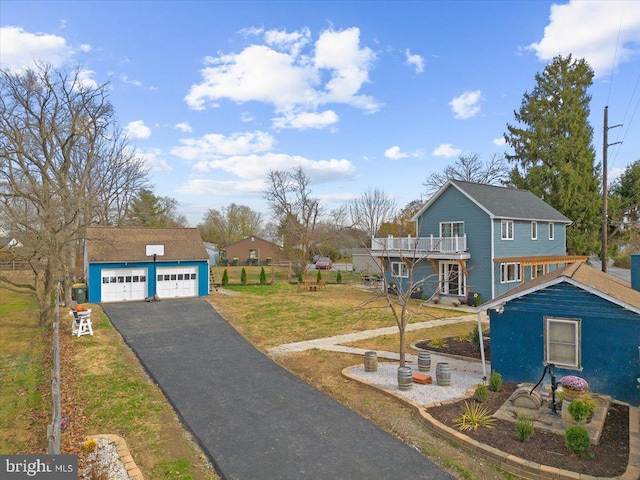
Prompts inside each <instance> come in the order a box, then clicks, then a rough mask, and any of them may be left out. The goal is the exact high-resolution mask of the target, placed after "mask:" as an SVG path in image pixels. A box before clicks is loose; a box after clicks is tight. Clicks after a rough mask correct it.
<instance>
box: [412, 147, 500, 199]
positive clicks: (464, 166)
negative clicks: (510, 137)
mask: <svg viewBox="0 0 640 480" xmlns="http://www.w3.org/2000/svg"><path fill="white" fill-rule="evenodd" d="M509 173H510V169H509V166H508V164H507V161H506V160H505V158H504V157H503V156H502V155H498V154H493V155H491V158H490V159H489V161H488V162H487V163H484V162H483V161H482V159H481V158H480V155H479V154H477V153H470V154H466V155H460V156H459V157H458V160H456V162H455V163H454V164H453V165H447V167H445V169H444V171H442V172H434V173H432V174H431V175H429V176H428V177H427V178H426V180H425V181H424V182H423V183H422V185H424V186H425V187H426V194H427V196H428V197H430V196H431V195H433V194H434V193H436V192H437V191H438V190H440V188H441V187H442V186H443V185H444V184H445V183H447V180H463V181H465V182H474V183H485V184H488V185H500V184H503V183H505V182H506V180H507V179H508V178H509Z"/></svg>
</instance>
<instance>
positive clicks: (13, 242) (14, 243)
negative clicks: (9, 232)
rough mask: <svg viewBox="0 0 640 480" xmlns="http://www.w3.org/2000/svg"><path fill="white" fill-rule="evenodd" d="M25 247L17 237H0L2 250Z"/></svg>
mask: <svg viewBox="0 0 640 480" xmlns="http://www.w3.org/2000/svg"><path fill="white" fill-rule="evenodd" d="M23 246H24V245H23V244H22V242H21V241H20V240H18V239H17V238H16V237H10V236H6V237H0V248H11V247H23Z"/></svg>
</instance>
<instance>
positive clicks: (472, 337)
mask: <svg viewBox="0 0 640 480" xmlns="http://www.w3.org/2000/svg"><path fill="white" fill-rule="evenodd" d="M468 340H469V343H471V345H473V349H474V350H475V351H476V352H479V351H480V332H478V329H477V328H474V329H473V330H471V333H469V337H468Z"/></svg>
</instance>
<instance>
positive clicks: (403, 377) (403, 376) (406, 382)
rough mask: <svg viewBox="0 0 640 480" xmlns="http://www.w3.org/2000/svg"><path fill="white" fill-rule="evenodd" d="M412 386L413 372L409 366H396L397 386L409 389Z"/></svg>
mask: <svg viewBox="0 0 640 480" xmlns="http://www.w3.org/2000/svg"><path fill="white" fill-rule="evenodd" d="M411 387H413V372H412V371H411V368H409V367H398V388H399V389H400V390H409V389H411Z"/></svg>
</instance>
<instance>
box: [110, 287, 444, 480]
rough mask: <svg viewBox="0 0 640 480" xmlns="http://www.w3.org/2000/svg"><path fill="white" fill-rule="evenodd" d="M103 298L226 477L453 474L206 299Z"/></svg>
mask: <svg viewBox="0 0 640 480" xmlns="http://www.w3.org/2000/svg"><path fill="white" fill-rule="evenodd" d="M102 307H103V309H104V311H105V313H106V314H107V315H108V317H109V319H110V320H111V322H112V323H113V325H114V326H115V327H116V328H117V329H118V331H119V332H120V333H121V334H122V336H123V337H124V339H125V341H126V342H127V344H128V345H129V346H130V347H131V348H132V349H133V351H134V352H135V353H136V355H137V356H138V358H139V359H140V361H141V363H142V364H143V365H144V367H145V369H146V370H147V372H148V373H149V375H150V376H151V378H153V380H154V381H155V382H157V383H158V385H159V386H160V388H161V389H162V391H163V392H164V394H165V395H166V397H167V398H168V399H169V401H170V402H171V404H172V405H173V407H174V408H175V410H176V412H177V413H178V415H179V416H180V418H181V419H182V421H183V422H184V423H185V425H186V426H187V428H189V430H191V432H192V433H193V434H194V436H195V438H196V439H197V441H198V443H199V444H200V446H201V447H202V449H203V450H204V452H205V453H206V454H207V456H208V457H209V458H210V460H211V461H212V463H213V464H214V465H215V466H216V469H217V471H218V472H219V473H220V474H221V476H222V477H223V478H225V479H246V480H248V479H265V480H266V479H269V480H271V479H279V480H289V479H291V480H304V479H332V480H334V479H337V480H340V479H361V478H367V479H373V480H377V479H379V480H387V479H390V478H393V479H412V480H413V479H431V480H445V479H447V480H449V479H452V478H453V477H452V476H451V475H449V474H448V473H446V472H445V471H443V470H442V469H440V468H439V467H438V466H436V465H435V464H434V463H433V462H431V461H430V460H429V459H428V458H427V457H425V456H424V455H422V454H420V453H419V452H418V451H417V450H415V449H413V448H411V447H409V446H408V445H405V444H404V443H402V442H401V441H400V440H399V439H397V438H396V437H394V436H393V435H390V434H388V433H387V432H385V431H384V430H382V429H380V428H379V427H377V426H376V425H373V424H372V423H370V422H369V421H367V420H365V419H364V418H362V417H360V416H359V415H357V414H356V413H354V412H352V411H351V410H349V409H348V408H346V407H344V406H343V405H341V404H340V403H338V402H336V401H335V400H333V399H332V398H331V397H329V396H328V395H326V394H324V393H322V392H320V391H319V390H317V389H316V388H314V387H312V386H310V385H309V384H307V383H305V382H304V381H302V380H301V379H299V378H297V377H296V376H295V375H293V374H291V373H290V372H288V371H287V370H285V369H284V368H282V367H281V366H279V365H278V364H276V363H275V362H273V361H272V360H271V359H270V358H269V357H267V356H266V355H264V354H263V353H261V352H260V351H258V350H257V349H255V348H254V347H253V346H252V345H251V344H250V343H249V342H247V341H246V340H245V339H244V338H243V337H242V336H240V335H239V334H238V333H237V332H236V331H235V329H234V328H233V327H231V325H229V323H228V322H227V321H225V320H224V319H223V318H222V317H221V316H220V315H219V314H218V313H217V312H216V311H215V310H214V309H213V307H212V306H211V305H210V304H209V303H208V302H207V301H206V300H204V299H201V298H195V299H180V300H178V299H176V300H163V301H161V302H150V303H146V302H127V303H109V304H103V305H102Z"/></svg>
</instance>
